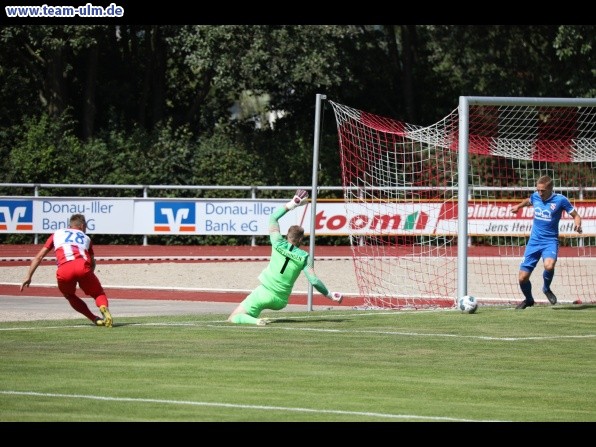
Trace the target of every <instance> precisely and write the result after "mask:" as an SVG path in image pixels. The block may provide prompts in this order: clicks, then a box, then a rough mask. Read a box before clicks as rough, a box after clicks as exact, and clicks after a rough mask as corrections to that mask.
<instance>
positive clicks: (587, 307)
mask: <svg viewBox="0 0 596 447" xmlns="http://www.w3.org/2000/svg"><path fill="white" fill-rule="evenodd" d="M594 309H596V304H573V305H570V306H561V307H553V310H594Z"/></svg>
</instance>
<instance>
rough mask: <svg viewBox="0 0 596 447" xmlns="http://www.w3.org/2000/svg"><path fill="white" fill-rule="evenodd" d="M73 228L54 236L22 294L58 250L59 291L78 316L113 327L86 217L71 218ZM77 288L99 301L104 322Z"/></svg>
mask: <svg viewBox="0 0 596 447" xmlns="http://www.w3.org/2000/svg"><path fill="white" fill-rule="evenodd" d="M69 222H70V226H69V228H66V229H61V230H58V231H56V232H55V233H54V234H52V235H51V236H50V237H49V238H48V239H47V241H46V243H45V244H44V245H43V248H42V249H41V250H40V251H39V252H38V253H37V255H36V256H35V258H33V260H32V261H31V265H30V266H29V272H28V273H27V276H26V277H25V280H24V281H23V284H21V292H22V291H23V289H24V288H25V287H29V285H30V284H31V278H32V277H33V273H35V270H36V269H37V267H39V264H41V261H42V260H43V258H44V257H45V256H46V255H47V254H48V253H49V252H50V251H51V250H52V249H54V252H55V255H56V261H57V263H58V269H57V270H56V280H57V281H58V289H60V292H62V294H63V295H64V297H65V298H66V299H67V300H68V302H69V303H70V305H71V306H72V308H73V309H74V310H76V311H77V312H79V313H81V314H83V315H85V316H86V317H87V318H88V319H89V320H91V321H92V322H93V324H95V325H96V326H106V327H112V323H113V321H112V315H111V314H110V311H109V309H108V297H107V296H106V294H105V292H104V290H103V287H102V285H101V283H100V282H99V279H98V278H97V276H96V275H95V273H94V271H95V255H94V253H93V243H92V242H91V239H90V238H89V236H87V235H86V234H85V231H86V230H87V221H86V220H85V216H84V215H82V214H73V215H72V216H71V217H70V221H69ZM77 284H78V285H79V287H80V288H81V290H83V292H85V293H86V294H87V295H89V296H91V297H93V298H94V299H95V304H96V305H97V307H98V308H99V311H100V312H101V313H102V315H103V318H101V317H98V316H97V315H95V314H94V313H93V312H91V310H90V309H89V307H88V306H87V304H86V303H85V302H84V301H83V300H82V299H81V298H79V297H78V296H77V294H76V289H77Z"/></svg>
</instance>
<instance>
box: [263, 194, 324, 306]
mask: <svg viewBox="0 0 596 447" xmlns="http://www.w3.org/2000/svg"><path fill="white" fill-rule="evenodd" d="M286 212H287V210H286V208H285V207H284V206H281V207H279V208H277V209H276V210H275V211H274V212H273V213H272V214H271V216H270V218H269V234H270V236H269V239H270V241H271V259H270V260H269V264H268V265H267V267H266V268H265V269H264V270H263V271H262V272H261V274H260V275H259V281H260V282H261V284H263V286H265V287H266V288H267V289H269V290H271V291H272V292H275V293H276V294H277V295H278V296H279V297H280V298H285V299H287V298H289V297H290V294H291V293H292V288H293V287H294V283H295V282H296V280H297V279H298V276H299V275H300V272H302V271H304V274H305V275H306V278H307V279H308V281H309V282H310V283H311V284H312V285H313V286H314V287H315V288H316V289H317V290H318V291H319V292H320V293H322V294H323V295H325V296H327V295H328V294H329V291H328V290H327V287H325V285H324V284H323V282H322V281H321V280H319V278H318V277H317V276H316V275H315V274H314V271H313V263H312V261H311V259H310V257H309V254H308V253H307V252H305V251H304V250H302V249H301V248H299V247H296V246H294V245H292V244H290V243H289V242H288V241H287V240H286V239H285V238H284V237H283V236H282V235H281V233H280V232H279V223H278V220H279V218H281V217H282V216H283V215H284V214H286Z"/></svg>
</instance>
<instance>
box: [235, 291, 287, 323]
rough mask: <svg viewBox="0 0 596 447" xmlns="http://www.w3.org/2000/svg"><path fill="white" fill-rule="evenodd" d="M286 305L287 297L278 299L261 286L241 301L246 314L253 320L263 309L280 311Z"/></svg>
mask: <svg viewBox="0 0 596 447" xmlns="http://www.w3.org/2000/svg"><path fill="white" fill-rule="evenodd" d="M287 305H288V297H285V298H280V297H278V296H277V295H276V294H275V293H274V292H272V291H271V290H269V289H267V288H265V286H263V285H262V284H261V285H260V286H259V287H257V288H256V289H255V290H253V291H252V292H251V293H250V295H248V296H247V297H246V298H245V299H244V301H242V307H244V309H245V310H246V313H247V314H248V315H250V316H251V317H254V318H258V317H259V315H261V312H262V311H263V310H264V309H271V310H281V309H283V308H284V307H286V306H287Z"/></svg>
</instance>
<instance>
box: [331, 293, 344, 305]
mask: <svg viewBox="0 0 596 447" xmlns="http://www.w3.org/2000/svg"><path fill="white" fill-rule="evenodd" d="M327 298H331V299H332V300H333V301H335V302H336V303H337V304H341V302H342V301H343V299H344V297H343V295H342V294H341V293H339V292H329V295H327Z"/></svg>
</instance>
